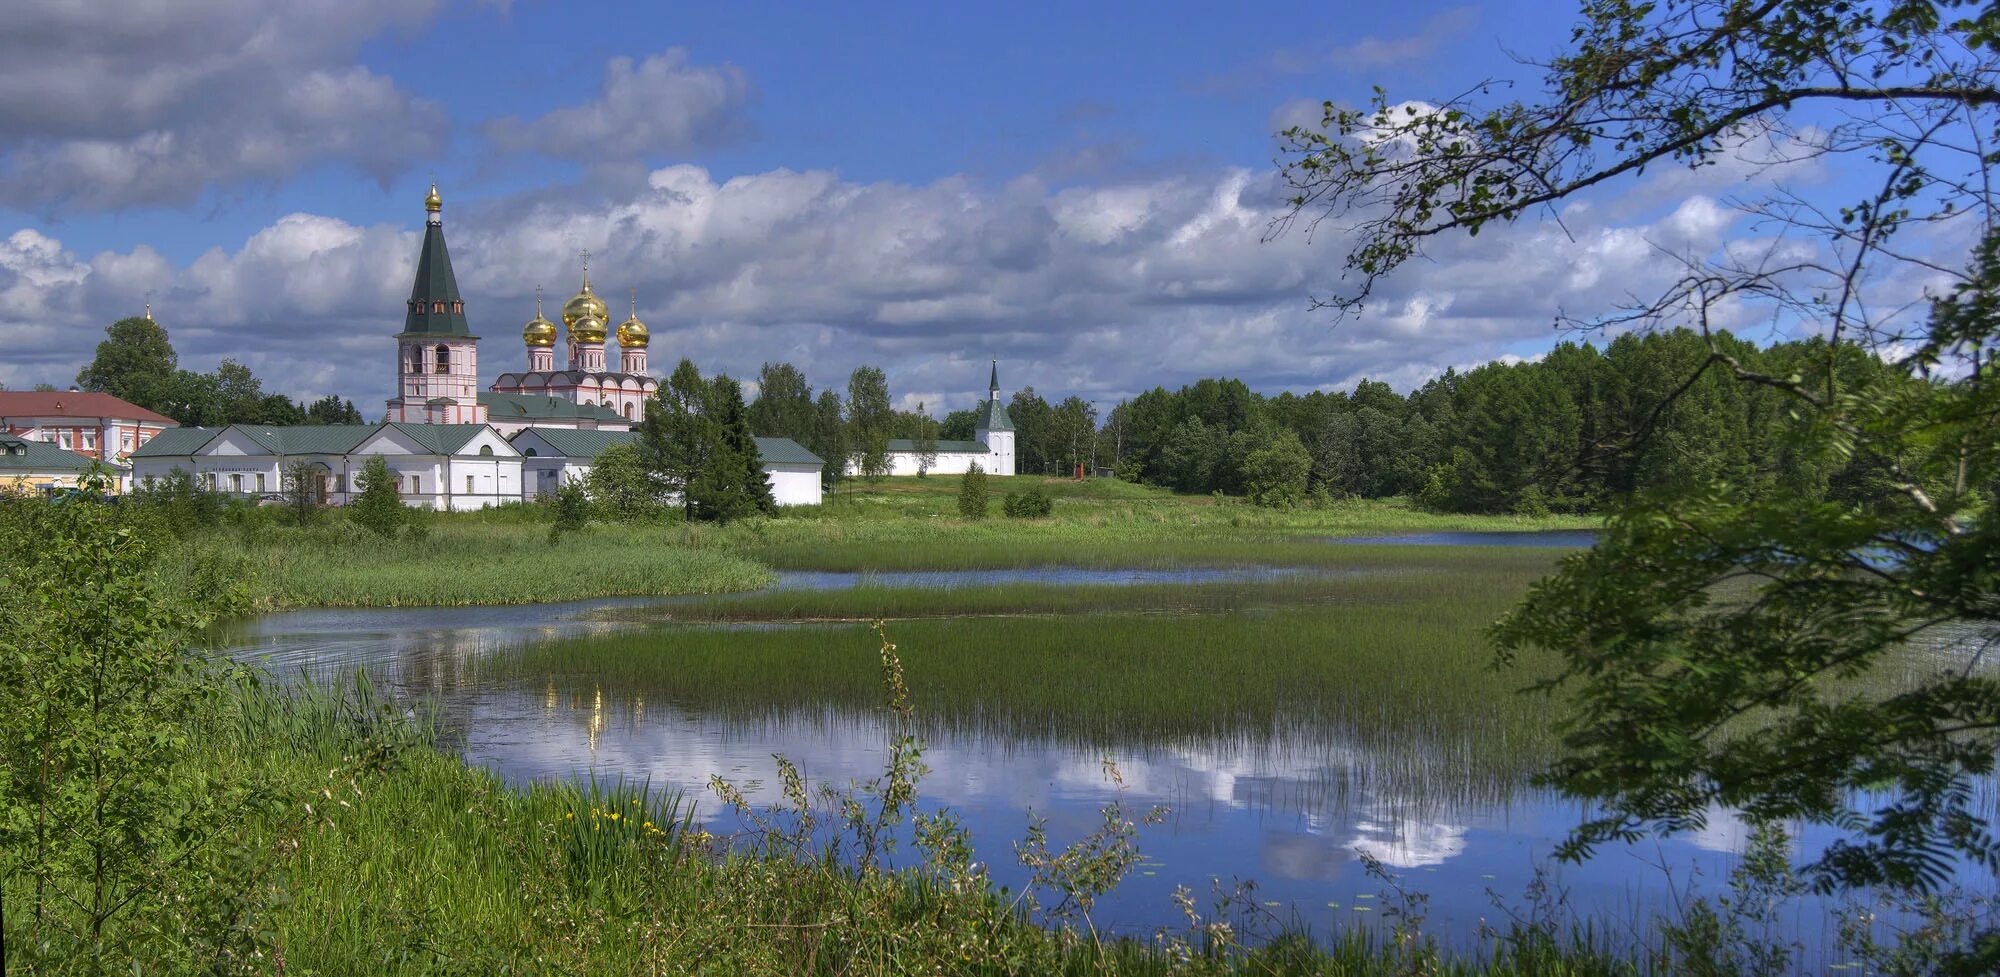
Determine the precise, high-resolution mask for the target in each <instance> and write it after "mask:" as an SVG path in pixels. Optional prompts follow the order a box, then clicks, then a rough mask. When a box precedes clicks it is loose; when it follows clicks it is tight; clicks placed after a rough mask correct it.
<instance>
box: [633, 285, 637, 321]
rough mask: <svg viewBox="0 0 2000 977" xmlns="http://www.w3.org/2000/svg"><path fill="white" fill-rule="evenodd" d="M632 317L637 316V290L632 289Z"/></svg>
mask: <svg viewBox="0 0 2000 977" xmlns="http://www.w3.org/2000/svg"><path fill="white" fill-rule="evenodd" d="M632 318H634V319H637V318H639V290H638V289H636V288H635V289H633V290H632Z"/></svg>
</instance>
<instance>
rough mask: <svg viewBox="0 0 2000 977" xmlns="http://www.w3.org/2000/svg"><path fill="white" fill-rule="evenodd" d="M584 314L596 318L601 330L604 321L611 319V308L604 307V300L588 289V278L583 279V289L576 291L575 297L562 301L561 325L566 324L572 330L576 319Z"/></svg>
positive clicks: (574, 328)
mask: <svg viewBox="0 0 2000 977" xmlns="http://www.w3.org/2000/svg"><path fill="white" fill-rule="evenodd" d="M585 316H589V317H591V318H593V319H596V320H597V325H598V328H599V330H600V331H602V329H603V327H604V324H605V323H606V322H609V321H611V310H610V309H609V308H607V307H605V305H604V300H603V299H601V298H598V297H597V293H596V292H593V291H591V290H590V279H588V278H585V279H584V280H583V291H581V292H578V293H576V297H575V298H573V299H570V300H569V301H567V302H564V303H563V310H562V321H563V325H565V326H568V327H569V328H570V331H571V332H574V331H575V330H576V324H577V321H578V320H580V319H582V318H583V317H585Z"/></svg>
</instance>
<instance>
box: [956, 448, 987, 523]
mask: <svg viewBox="0 0 2000 977" xmlns="http://www.w3.org/2000/svg"><path fill="white" fill-rule="evenodd" d="M986 498H987V496H986V469H984V468H981V467H979V465H978V464H977V463H976V462H975V463H974V464H972V465H971V466H969V467H967V468H966V469H965V474H964V475H962V476H960V477H959V479H958V514H959V516H960V517H961V518H964V519H984V518H986Z"/></svg>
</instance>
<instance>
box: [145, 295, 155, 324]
mask: <svg viewBox="0 0 2000 977" xmlns="http://www.w3.org/2000/svg"><path fill="white" fill-rule="evenodd" d="M146 321H147V322H151V321H153V290H152V289H150V288H149V289H147V290H146Z"/></svg>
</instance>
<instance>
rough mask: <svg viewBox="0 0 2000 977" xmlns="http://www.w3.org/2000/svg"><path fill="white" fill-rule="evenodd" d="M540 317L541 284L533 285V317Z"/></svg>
mask: <svg viewBox="0 0 2000 977" xmlns="http://www.w3.org/2000/svg"><path fill="white" fill-rule="evenodd" d="M541 317H542V286H540V285H536V286H535V318H537V319H539V318H541Z"/></svg>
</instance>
